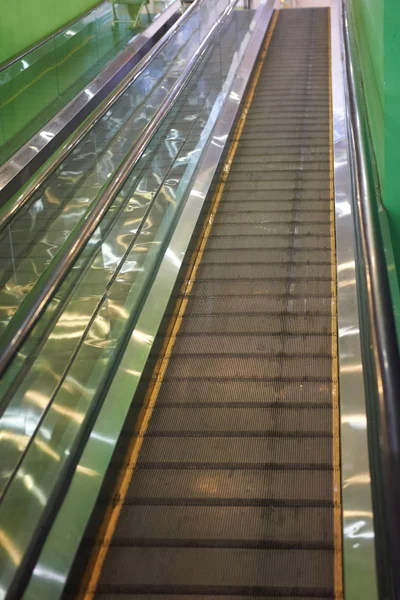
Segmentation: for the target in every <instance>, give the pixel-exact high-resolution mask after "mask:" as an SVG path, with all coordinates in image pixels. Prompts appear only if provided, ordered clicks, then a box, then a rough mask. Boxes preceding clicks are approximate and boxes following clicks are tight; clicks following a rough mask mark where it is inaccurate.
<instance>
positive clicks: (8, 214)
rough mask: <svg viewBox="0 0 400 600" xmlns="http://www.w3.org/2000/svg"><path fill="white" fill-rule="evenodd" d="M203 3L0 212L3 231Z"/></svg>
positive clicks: (196, 2) (173, 28) (187, 14)
mask: <svg viewBox="0 0 400 600" xmlns="http://www.w3.org/2000/svg"><path fill="white" fill-rule="evenodd" d="M201 1H202V0H194V2H193V4H191V5H190V6H189V8H188V9H187V10H186V11H185V12H184V13H183V15H182V16H181V17H180V18H179V19H178V20H177V21H176V22H175V23H174V24H173V25H172V26H171V27H170V29H169V30H168V31H167V32H166V33H165V34H164V35H163V36H162V38H161V39H160V40H159V41H158V42H157V43H156V44H155V45H154V46H153V48H152V49H151V50H150V51H149V52H148V53H147V54H146V55H145V56H144V58H143V59H142V60H141V61H140V62H139V63H138V64H137V65H136V67H134V68H133V69H132V71H131V72H130V73H128V75H127V76H126V77H124V79H122V81H121V82H120V83H119V84H118V85H117V86H116V87H115V89H114V90H113V91H112V92H111V93H110V95H109V96H108V97H107V98H106V99H105V100H104V101H103V102H102V103H101V104H100V105H99V107H98V108H97V109H95V110H94V111H93V112H92V113H91V114H90V116H89V117H88V118H87V119H86V120H85V121H84V122H83V123H82V124H81V125H79V126H78V127H77V128H76V129H75V131H74V132H73V133H72V134H71V136H69V138H68V139H67V141H66V142H65V143H64V144H63V145H62V146H61V148H59V150H57V151H56V152H55V153H54V155H53V157H52V160H51V161H50V162H49V163H48V164H47V165H46V166H45V167H44V168H43V169H42V170H41V171H40V172H39V173H38V174H37V175H36V176H35V177H34V178H33V179H31V180H30V182H28V184H27V185H26V186H25V188H24V189H23V191H22V192H21V194H20V195H19V196H18V198H16V199H15V200H14V201H12V202H10V203H9V206H8V208H7V209H6V210H5V211H4V213H3V214H2V213H1V212H0V232H1V231H2V230H3V229H4V227H6V226H7V225H8V224H9V222H10V221H11V219H13V218H14V217H15V216H16V214H17V213H18V212H19V211H20V210H21V209H22V208H23V207H24V206H25V204H26V203H27V202H28V201H29V200H30V198H31V197H32V195H33V194H34V193H35V192H37V191H38V189H39V188H40V186H41V185H43V183H44V182H45V181H46V179H48V177H49V176H50V175H51V173H53V172H54V171H55V170H56V169H57V168H58V167H59V166H60V165H61V163H62V162H63V161H64V159H65V158H66V157H67V156H68V154H70V153H71V152H72V151H73V150H74V148H76V146H77V145H78V144H79V143H80V142H81V141H82V139H83V138H84V137H85V136H86V134H88V133H89V132H90V130H91V129H92V128H93V127H94V126H95V125H96V123H97V122H98V121H100V119H101V118H102V117H103V116H104V115H105V114H106V113H107V111H108V110H109V109H110V107H111V106H112V105H113V104H114V103H115V102H116V101H117V100H118V99H119V98H120V97H121V96H122V94H123V93H124V92H125V91H126V90H127V89H128V88H129V87H130V86H131V85H132V84H133V83H134V82H135V80H136V79H138V77H140V75H141V74H142V73H143V72H144V71H145V70H146V69H147V67H148V66H149V64H150V63H151V62H152V61H153V59H154V58H155V56H156V55H157V54H159V53H160V52H161V51H162V50H163V48H164V47H165V46H166V45H167V43H168V42H169V41H170V40H171V38H172V37H173V36H174V35H175V33H176V32H177V31H178V30H179V29H180V28H181V27H182V26H183V25H184V24H185V23H186V21H187V20H188V18H189V17H190V15H191V14H192V12H193V11H194V10H195V9H196V7H197V6H198V5H199V4H200V3H201Z"/></svg>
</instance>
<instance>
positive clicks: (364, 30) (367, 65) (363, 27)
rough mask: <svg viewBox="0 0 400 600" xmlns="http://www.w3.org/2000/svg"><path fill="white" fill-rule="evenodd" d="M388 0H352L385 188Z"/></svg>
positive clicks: (351, 4)
mask: <svg viewBox="0 0 400 600" xmlns="http://www.w3.org/2000/svg"><path fill="white" fill-rule="evenodd" d="M386 2H387V0H350V8H351V16H352V25H353V27H354V30H355V36H356V40H357V46H358V51H359V58H360V62H361V71H362V76H363V83H364V91H365V97H366V102H367V110H368V118H369V123H370V127H371V136H372V141H373V144H374V150H375V156H376V161H377V166H378V174H379V180H380V185H381V189H382V192H384V188H385V175H384V173H385V130H384V101H385V98H384V86H385V82H384V6H385V3H386Z"/></svg>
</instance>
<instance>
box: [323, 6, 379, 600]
mask: <svg viewBox="0 0 400 600" xmlns="http://www.w3.org/2000/svg"><path fill="white" fill-rule="evenodd" d="M341 9H342V5H341V1H340V0H338V1H335V2H334V3H333V6H332V8H331V43H332V59H331V60H332V103H333V136H334V140H333V141H334V178H335V212H336V250H337V284H338V290H337V295H338V331H339V339H338V350H339V382H340V413H341V455H342V482H343V483H342V490H343V494H342V501H343V542H344V548H343V550H344V554H343V563H344V584H345V597H346V599H347V600H359V599H360V598H363V599H370V600H373V599H374V598H377V582H376V572H375V544H374V523H373V515H372V500H371V489H370V475H369V456H368V438H367V418H366V407H365V393H364V379H363V368H362V360H361V348H360V336H359V331H360V324H359V314H358V302H357V286H356V268H355V254H354V248H355V238H354V221H353V219H354V216H353V199H352V185H351V172H350V162H349V145H348V139H347V123H346V106H345V96H344V83H343V82H344V77H345V72H344V64H343V45H342V38H341ZM361 480H362V481H363V484H362V485H360V481H361ZM361 520H362V521H363V524H362V525H361V523H360V521H361ZM359 529H361V531H362V534H363V535H359V536H357V538H356V540H357V541H355V535H356V532H357V531H358V530H359ZM364 533H365V534H366V535H364Z"/></svg>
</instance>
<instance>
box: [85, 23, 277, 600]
mask: <svg viewBox="0 0 400 600" xmlns="http://www.w3.org/2000/svg"><path fill="white" fill-rule="evenodd" d="M278 15H279V12H278V11H275V12H274V14H273V17H272V20H271V25H270V27H269V30H268V34H267V36H266V39H265V42H264V45H263V48H262V51H261V53H260V55H259V58H258V60H257V64H256V67H255V70H254V75H253V79H252V82H251V85H250V88H249V91H248V93H247V96H246V99H245V102H244V106H243V110H242V113H241V115H240V117H239V121H238V124H237V126H236V129H235V132H234V135H233V141H232V144H231V146H230V148H229V151H228V155H227V158H226V160H225V163H224V166H223V170H222V175H221V179H220V181H219V184H218V187H217V190H216V192H215V194H214V197H213V200H212V203H211V208H210V211H209V213H208V216H207V219H206V224H205V226H204V228H203V231H202V234H201V236H200V240H201V241H200V243H199V244H198V246H197V249H196V250H195V252H194V256H193V257H192V259H194V260H192V261H191V267H189V270H190V272H189V271H188V274H187V275H188V276H187V281H186V283H185V284H184V288H185V289H184V292H183V293H184V298H183V300H182V301H181V303H180V305H179V309H178V310H177V311H176V314H175V317H173V318H172V323H171V325H173V326H172V327H170V328H169V330H170V334H169V337H168V338H167V342H166V344H165V351H164V353H162V354H161V357H160V359H159V362H158V363H157V365H156V368H155V372H156V373H157V375H156V377H155V382H154V385H153V386H152V387H151V388H150V389H149V391H148V393H147V394H146V399H145V402H144V406H143V409H142V411H141V414H140V415H139V419H138V423H139V425H138V431H137V434H136V435H135V433H134V435H133V438H132V442H131V445H130V448H129V451H128V460H127V462H126V463H125V467H124V470H123V473H122V477H121V478H120V480H119V482H118V484H117V486H116V493H115V494H114V495H113V498H114V501H113V502H112V504H111V505H110V506H109V508H108V510H107V512H106V516H105V519H104V521H103V525H102V527H101V528H100V534H99V536H98V539H97V542H96V544H95V548H94V552H93V554H92V557H91V558H90V560H89V565H88V569H87V572H86V574H85V576H84V578H83V585H82V588H81V591H80V593H79V594H78V597H79V598H83V600H92V599H93V598H94V595H95V593H96V588H97V585H98V582H99V579H100V574H101V570H102V568H103V565H104V561H105V559H106V556H107V552H108V548H109V546H110V543H111V540H112V537H113V535H114V531H115V528H116V526H117V523H118V519H119V516H120V513H121V510H122V506H123V504H124V501H125V497H126V494H127V491H128V488H129V485H130V483H131V480H132V476H133V473H134V470H135V467H136V463H137V460H138V457H139V453H140V450H141V447H142V444H143V439H144V436H145V434H146V431H147V428H148V425H149V421H150V418H151V415H152V413H153V408H154V405H155V403H156V400H157V396H158V393H159V391H160V387H161V384H162V382H163V378H164V375H165V372H166V370H167V367H168V363H169V359H170V356H171V353H172V349H173V346H174V343H175V339H176V336H177V334H178V332H179V328H180V325H181V322H182V317H183V315H184V313H185V309H186V305H187V303H188V296H189V294H190V292H191V290H192V288H193V284H194V281H195V278H196V273H197V270H198V267H199V265H200V262H201V258H202V256H203V251H204V248H205V245H206V243H207V240H208V237H209V235H210V231H211V228H212V225H213V222H214V217H215V213H216V211H217V208H218V205H219V202H220V199H221V195H222V192H223V190H224V187H225V182H226V180H227V177H228V175H229V172H230V170H231V166H232V161H233V157H234V155H235V152H236V149H237V146H238V144H239V140H240V136H241V134H242V131H243V127H244V124H245V121H246V118H247V114H248V112H249V108H250V105H251V103H252V100H253V97H254V92H255V89H256V86H257V83H258V80H259V78H260V73H261V69H262V66H263V64H264V60H265V56H266V54H267V50H268V46H269V44H270V41H271V37H272V34H273V31H274V28H275V25H276V21H277V18H278ZM86 582H87V583H86Z"/></svg>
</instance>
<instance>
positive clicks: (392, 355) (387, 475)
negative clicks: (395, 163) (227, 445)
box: [343, 3, 400, 598]
mask: <svg viewBox="0 0 400 600" xmlns="http://www.w3.org/2000/svg"><path fill="white" fill-rule="evenodd" d="M343 32H344V35H343V37H344V47H345V48H344V49H345V58H346V61H345V62H346V79H347V87H348V90H347V94H348V100H349V101H348V102H347V106H348V112H349V115H348V116H349V118H348V119H347V121H348V128H349V143H350V146H351V150H352V152H350V156H351V157H352V161H353V162H352V170H353V175H354V178H353V181H354V184H353V187H354V189H353V192H354V199H355V213H356V218H355V227H356V233H357V238H358V240H359V241H360V243H361V250H362V257H363V261H362V268H363V271H362V276H363V277H364V278H365V283H366V286H365V287H366V290H367V296H368V297H367V298H366V299H365V300H363V299H361V303H360V304H361V310H362V309H363V306H362V305H364V311H365V312H366V314H367V319H368V321H367V323H368V326H369V329H370V335H371V339H372V348H371V349H370V354H371V359H372V360H373V364H374V367H375V370H376V379H377V386H376V388H377V389H376V390H373V392H374V394H373V399H372V400H373V402H374V403H375V402H376V400H378V402H377V411H378V415H379V423H378V427H379V431H378V436H377V437H378V439H379V446H380V448H379V461H380V468H381V471H382V474H383V481H384V495H385V506H384V510H385V513H386V515H387V523H388V527H387V536H388V542H389V544H388V545H389V553H390V563H391V564H390V568H391V577H392V584H393V585H394V588H395V597H396V598H399V597H400V513H399V506H400V407H399V404H398V402H399V397H400V369H399V364H400V361H399V352H398V346H397V339H396V335H395V323H394V315H393V308H392V303H391V296H390V288H389V280H388V274H387V268H386V263H385V258H384V255H383V248H382V243H381V241H380V232H379V229H378V224H377V222H376V218H374V215H375V210H376V209H375V207H374V197H373V194H372V193H371V188H370V182H369V178H368V168H367V160H366V140H365V134H364V132H363V128H362V126H361V119H360V112H361V111H360V104H359V101H358V99H357V92H356V87H355V78H354V70H355V69H354V60H353V58H352V52H351V44H350V36H349V23H348V8H347V6H346V3H345V4H344V6H343ZM359 262H361V261H359ZM359 266H360V265H359ZM360 333H361V335H362V333H363V332H362V328H361V331H360ZM367 395H368V394H367ZM374 425H376V423H374V422H373V423H369V426H370V427H373V426H374ZM387 566H388V567H389V565H387Z"/></svg>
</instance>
